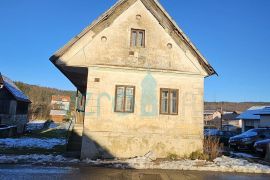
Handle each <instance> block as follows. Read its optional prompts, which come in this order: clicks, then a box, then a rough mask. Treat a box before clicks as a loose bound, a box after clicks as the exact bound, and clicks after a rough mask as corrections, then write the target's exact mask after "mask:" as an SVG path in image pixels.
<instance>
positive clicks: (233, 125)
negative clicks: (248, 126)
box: [222, 111, 242, 131]
mask: <svg viewBox="0 0 270 180" xmlns="http://www.w3.org/2000/svg"><path fill="white" fill-rule="evenodd" d="M240 114H241V112H238V111H233V112H223V114H222V125H223V130H227V131H242V121H241V120H239V119H237V117H238V116H239V115H240Z"/></svg>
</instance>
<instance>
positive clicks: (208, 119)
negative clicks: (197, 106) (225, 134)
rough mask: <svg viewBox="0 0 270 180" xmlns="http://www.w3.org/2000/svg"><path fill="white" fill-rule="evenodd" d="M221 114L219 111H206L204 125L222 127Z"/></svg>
mask: <svg viewBox="0 0 270 180" xmlns="http://www.w3.org/2000/svg"><path fill="white" fill-rule="evenodd" d="M220 123H221V112H220V111H218V110H204V125H206V126H215V127H216V128H220V126H221V124H220Z"/></svg>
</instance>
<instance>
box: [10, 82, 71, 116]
mask: <svg viewBox="0 0 270 180" xmlns="http://www.w3.org/2000/svg"><path fill="white" fill-rule="evenodd" d="M15 84H16V85H17V87H18V88H19V89H20V90H22V91H23V92H24V93H25V94H26V95H27V96H28V97H29V98H30V100H31V102H32V103H31V106H30V109H29V118H30V119H32V120H34V119H49V118H50V109H51V105H50V104H51V98H52V95H67V96H70V97H71V104H70V110H71V111H72V110H74V106H75V96H76V92H74V91H63V90H59V89H54V88H49V87H41V86H37V85H30V84H25V83H22V82H15Z"/></svg>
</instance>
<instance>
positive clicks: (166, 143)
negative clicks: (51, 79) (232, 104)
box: [50, 0, 216, 159]
mask: <svg viewBox="0 0 270 180" xmlns="http://www.w3.org/2000/svg"><path fill="white" fill-rule="evenodd" d="M50 60H51V62H52V63H53V64H54V65H55V66H56V67H57V68H58V69H59V70H60V71H61V72H62V73H63V74H64V75H65V76H66V77H67V78H68V79H69V80H70V81H71V82H72V83H73V84H74V85H75V86H76V87H77V89H78V90H79V91H80V93H81V94H83V96H84V98H83V99H85V101H83V102H84V106H85V107H84V108H81V109H83V110H84V111H78V113H81V114H83V117H84V119H83V122H81V124H82V126H83V139H82V148H81V158H92V159H94V158H114V157H117V158H130V157H135V156H143V155H145V154H147V153H148V152H153V153H154V154H155V155H156V156H157V157H158V158H165V157H167V156H168V155H169V154H176V155H178V156H184V155H186V154H190V153H192V152H194V151H197V150H202V149H203V138H204V137H203V125H204V122H203V106H204V100H203V99H204V98H203V94H204V78H205V77H209V76H211V75H213V74H216V72H215V70H214V69H213V68H212V67H211V65H210V64H209V63H208V62H207V60H206V59H205V58H204V57H203V56H202V55H201V53H200V52H199V51H198V50H197V49H196V47H195V46H194V45H193V44H192V43H191V41H190V40H189V39H188V38H187V36H186V35H185V34H184V33H183V31H182V30H181V29H180V28H179V27H178V26H177V24H176V23H175V22H174V21H173V19H172V18H171V17H170V16H169V14H168V13H167V12H166V11H165V10H164V8H163V7H162V6H161V4H160V3H159V1H158V0H120V1H118V2H117V3H116V4H115V5H114V6H113V7H112V8H110V9H109V10H108V11H107V12H105V13H104V14H103V15H102V16H101V17H99V18H98V19H97V20H96V21H94V22H93V24H91V25H90V26H88V27H87V28H86V29H85V30H83V32H81V33H80V34H79V35H77V36H76V37H74V38H73V39H72V40H71V41H70V42H69V43H68V44H66V45H65V46H64V47H63V48H62V49H60V50H59V51H58V52H56V53H55V54H54V55H53V56H52V57H51V58H50ZM77 104H78V103H77Z"/></svg>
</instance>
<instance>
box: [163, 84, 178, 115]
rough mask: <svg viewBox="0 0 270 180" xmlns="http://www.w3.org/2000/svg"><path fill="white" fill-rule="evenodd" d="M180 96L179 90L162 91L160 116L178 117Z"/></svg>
mask: <svg viewBox="0 0 270 180" xmlns="http://www.w3.org/2000/svg"><path fill="white" fill-rule="evenodd" d="M178 95H179V91H178V90H177V89H161V90H160V114H166V115H178Z"/></svg>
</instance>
